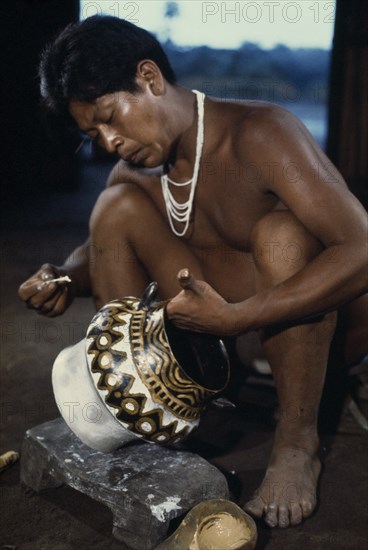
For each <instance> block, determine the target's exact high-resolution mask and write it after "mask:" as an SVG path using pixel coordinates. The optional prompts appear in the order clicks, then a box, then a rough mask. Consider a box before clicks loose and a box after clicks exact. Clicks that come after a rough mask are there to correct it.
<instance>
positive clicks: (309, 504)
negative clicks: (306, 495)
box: [300, 499, 316, 518]
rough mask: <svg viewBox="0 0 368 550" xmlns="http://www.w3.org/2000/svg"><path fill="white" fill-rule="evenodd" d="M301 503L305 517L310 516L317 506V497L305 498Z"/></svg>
mask: <svg viewBox="0 0 368 550" xmlns="http://www.w3.org/2000/svg"><path fill="white" fill-rule="evenodd" d="M300 504H301V508H302V512H303V518H307V517H309V516H310V515H311V514H312V512H313V510H314V508H315V506H316V502H315V499H311V500H306V499H303V500H302V501H301V503H300Z"/></svg>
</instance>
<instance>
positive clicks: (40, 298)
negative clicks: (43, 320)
mask: <svg viewBox="0 0 368 550" xmlns="http://www.w3.org/2000/svg"><path fill="white" fill-rule="evenodd" d="M33 290H34V292H33V293H32V294H31V295H30V297H29V298H28V299H27V300H26V302H27V306H28V307H31V308H34V309H42V307H43V306H44V304H45V303H46V302H47V301H49V300H51V299H52V298H53V297H54V296H55V294H56V293H58V292H59V289H58V286H57V285H56V284H52V283H51V284H46V283H45V282H42V283H40V282H39V283H38V284H35V285H34V288H33Z"/></svg>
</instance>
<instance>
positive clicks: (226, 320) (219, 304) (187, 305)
mask: <svg viewBox="0 0 368 550" xmlns="http://www.w3.org/2000/svg"><path fill="white" fill-rule="evenodd" d="M178 281H179V283H180V286H181V287H182V288H183V290H182V291H181V292H179V294H178V295H177V296H175V298H173V299H172V300H170V302H169V303H168V304H167V306H166V311H167V315H168V317H169V319H170V320H171V321H172V322H173V323H174V324H175V325H176V326H177V327H179V328H182V329H188V330H192V331H195V332H206V333H211V334H217V335H221V336H232V335H235V334H237V327H236V322H235V315H234V313H235V312H234V306H233V304H229V303H228V302H226V300H224V299H223V298H222V297H221V296H220V295H219V294H218V293H217V292H216V291H215V290H214V289H213V288H212V287H211V286H210V285H209V284H207V283H206V282H205V281H199V280H198V279H196V278H195V277H194V276H193V275H192V274H191V273H190V272H189V270H188V269H182V270H181V271H179V273H178Z"/></svg>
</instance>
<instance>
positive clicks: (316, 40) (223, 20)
mask: <svg viewBox="0 0 368 550" xmlns="http://www.w3.org/2000/svg"><path fill="white" fill-rule="evenodd" d="M168 4H176V6H177V10H175V7H174V10H173V11H174V13H175V11H177V12H178V13H177V15H176V16H174V17H172V18H170V19H169V18H165V17H164V15H165V11H166V9H167V5H168ZM96 13H103V14H108V15H115V16H118V17H121V18H124V19H127V20H129V21H131V22H132V23H135V24H136V25H139V26H141V27H143V28H145V29H147V30H148V31H150V32H154V33H155V34H156V35H157V37H158V38H159V40H161V41H165V40H166V39H168V38H170V39H171V40H172V41H173V42H175V43H176V44H177V45H179V46H183V47H185V46H188V47H190V46H199V45H208V46H211V47H214V48H238V47H239V46H240V45H241V44H242V43H244V42H254V43H257V44H258V45H259V46H261V47H263V48H266V49H268V48H272V47H273V46H275V45H276V44H285V45H286V46H288V47H295V48H309V47H310V48H314V47H317V48H324V49H329V48H331V45H332V37H333V27H334V16H335V0H296V1H289V0H253V1H248V0H247V1H225V2H224V1H223V2H221V1H220V2H219V1H217V2H204V1H202V0H181V1H178V2H167V1H164V0H136V1H127V0H97V1H93V0H81V19H85V18H86V17H89V16H91V15H95V14H96Z"/></svg>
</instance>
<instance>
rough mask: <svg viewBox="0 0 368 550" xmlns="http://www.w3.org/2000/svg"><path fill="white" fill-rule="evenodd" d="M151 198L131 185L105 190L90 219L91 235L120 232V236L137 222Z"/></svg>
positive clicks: (118, 185)
mask: <svg viewBox="0 0 368 550" xmlns="http://www.w3.org/2000/svg"><path fill="white" fill-rule="evenodd" d="M148 200H149V198H148V196H147V195H146V193H145V192H144V191H142V190H141V189H139V188H138V187H137V186H136V185H134V184H130V183H124V184H116V185H114V186H112V187H108V188H107V189H105V190H104V191H103V192H102V193H101V194H100V196H99V197H98V200H97V202H96V204H95V206H94V208H93V211H92V214H91V217H90V233H91V235H94V234H96V232H101V231H105V230H107V231H109V232H111V231H113V232H114V231H115V230H117V229H118V230H119V234H120V235H121V234H122V233H124V228H125V230H128V229H129V226H130V224H131V223H133V222H136V221H137V216H139V212H140V210H141V209H142V204H143V203H144V202H145V201H148Z"/></svg>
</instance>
